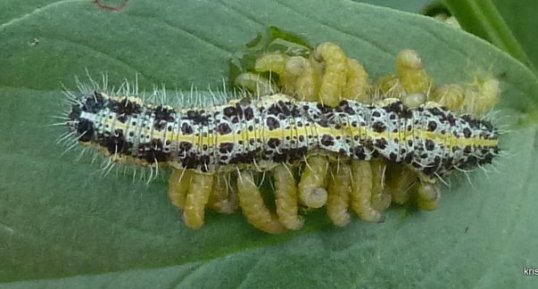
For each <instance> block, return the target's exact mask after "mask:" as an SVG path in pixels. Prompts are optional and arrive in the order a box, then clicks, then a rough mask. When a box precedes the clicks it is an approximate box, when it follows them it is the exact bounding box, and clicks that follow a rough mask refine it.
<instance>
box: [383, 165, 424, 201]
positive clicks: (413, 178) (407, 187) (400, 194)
mask: <svg viewBox="0 0 538 289" xmlns="http://www.w3.org/2000/svg"><path fill="white" fill-rule="evenodd" d="M417 183H418V175H417V173H416V172H414V171H413V170H411V169H409V168H408V167H406V166H403V165H400V164H392V165H389V167H388V168H387V173H386V178H385V187H386V189H387V191H388V192H389V193H390V194H391V197H392V202H394V203H396V204H400V205H402V204H405V203H407V202H408V201H409V198H410V196H411V193H412V192H414V191H415V190H416V186H417Z"/></svg>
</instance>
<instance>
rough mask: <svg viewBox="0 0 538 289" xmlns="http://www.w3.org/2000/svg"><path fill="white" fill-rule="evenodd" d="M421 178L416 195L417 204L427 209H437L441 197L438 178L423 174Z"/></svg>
mask: <svg viewBox="0 0 538 289" xmlns="http://www.w3.org/2000/svg"><path fill="white" fill-rule="evenodd" d="M420 180H421V181H420V183H419V184H418V189H417V195H416V202H417V206H418V207H419V208H420V209H423V210H427V211H431V210H435V209H437V207H438V205H439V200H440V199H441V191H440V190H439V184H438V183H437V180H436V179H434V178H430V177H427V176H421V177H420Z"/></svg>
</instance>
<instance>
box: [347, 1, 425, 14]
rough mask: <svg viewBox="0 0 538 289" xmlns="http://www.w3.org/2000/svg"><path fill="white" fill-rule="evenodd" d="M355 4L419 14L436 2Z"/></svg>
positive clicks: (372, 2)
mask: <svg viewBox="0 0 538 289" xmlns="http://www.w3.org/2000/svg"><path fill="white" fill-rule="evenodd" d="M353 1H355V2H362V3H368V4H372V5H378V6H384V7H389V8H392V9H398V10H402V11H407V12H414V13H420V12H422V11H423V10H424V9H425V8H427V7H428V6H429V5H431V4H433V3H434V2H436V0H406V1H401V0H353Z"/></svg>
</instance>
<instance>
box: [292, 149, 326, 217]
mask: <svg viewBox="0 0 538 289" xmlns="http://www.w3.org/2000/svg"><path fill="white" fill-rule="evenodd" d="M328 169H329V160H328V159H327V157H325V156H320V155H312V156H309V157H308V159H307V161H306V165H305V169H304V171H303V174H302V176H301V180H300V181H299V185H298V190H299V198H300V200H301V202H302V203H303V204H304V205H305V206H307V207H309V208H321V207H323V206H324V205H325V203H327V190H326V189H325V179H326V176H327V171H328Z"/></svg>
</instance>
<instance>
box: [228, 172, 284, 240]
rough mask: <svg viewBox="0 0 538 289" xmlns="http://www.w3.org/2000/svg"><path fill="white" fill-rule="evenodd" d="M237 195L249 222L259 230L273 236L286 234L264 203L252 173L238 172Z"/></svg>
mask: <svg viewBox="0 0 538 289" xmlns="http://www.w3.org/2000/svg"><path fill="white" fill-rule="evenodd" d="M238 174H239V175H238V177H237V194H238V197H239V204H240V206H241V210H242V211H243V214H244V215H245V217H246V218H247V220H248V222H249V223H250V224H252V225H253V226H254V227H256V228H257V229H259V230H262V231H264V232H267V233H271V234H279V233H284V232H286V227H284V226H283V225H282V224H281V223H280V222H279V220H278V218H277V216H275V215H273V214H271V212H269V209H267V207H266V206H265V203H264V202H263V198H262V195H261V193H260V190H259V189H258V186H256V183H255V182H254V177H253V176H252V172H250V171H242V172H238Z"/></svg>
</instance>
